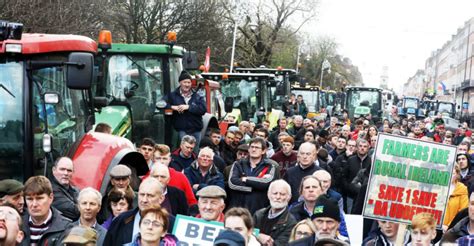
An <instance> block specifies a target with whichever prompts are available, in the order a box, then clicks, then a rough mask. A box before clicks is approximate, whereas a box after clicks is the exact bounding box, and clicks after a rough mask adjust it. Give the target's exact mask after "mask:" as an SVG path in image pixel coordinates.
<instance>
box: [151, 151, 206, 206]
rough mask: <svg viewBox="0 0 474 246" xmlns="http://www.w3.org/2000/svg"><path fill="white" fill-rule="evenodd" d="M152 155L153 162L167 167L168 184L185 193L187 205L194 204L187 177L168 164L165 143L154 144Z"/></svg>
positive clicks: (168, 153) (168, 159)
mask: <svg viewBox="0 0 474 246" xmlns="http://www.w3.org/2000/svg"><path fill="white" fill-rule="evenodd" d="M154 155H155V163H157V162H159V163H161V164H163V165H165V166H167V167H168V171H169V172H170V180H169V183H168V185H169V186H173V187H176V188H178V189H180V190H182V191H183V192H184V194H185V195H186V200H187V201H188V206H192V205H196V204H197V200H196V197H195V196H194V193H193V188H192V187H191V184H190V183H189V180H188V178H186V175H184V174H183V173H182V172H178V171H176V170H175V169H174V168H172V167H170V166H169V165H170V163H171V153H170V147H168V145H165V144H157V145H155V153H154Z"/></svg>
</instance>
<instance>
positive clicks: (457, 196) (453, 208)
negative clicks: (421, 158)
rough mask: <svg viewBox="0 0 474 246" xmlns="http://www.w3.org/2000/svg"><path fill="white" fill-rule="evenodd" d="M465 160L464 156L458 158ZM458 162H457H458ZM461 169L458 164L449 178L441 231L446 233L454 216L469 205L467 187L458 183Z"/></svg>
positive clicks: (460, 155)
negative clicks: (449, 183)
mask: <svg viewBox="0 0 474 246" xmlns="http://www.w3.org/2000/svg"><path fill="white" fill-rule="evenodd" d="M463 157H464V158H465V155H462V154H459V155H458V158H459V159H460V158H463ZM459 161H460V160H458V162H459ZM460 181H461V169H460V167H459V165H458V164H456V165H455V166H454V170H453V177H452V178H451V186H450V187H449V199H448V206H446V212H445V214H444V222H443V231H446V229H447V228H448V226H449V224H450V223H451V222H452V220H453V219H454V217H455V216H456V214H457V213H458V212H459V211H461V210H462V209H464V208H466V207H467V205H468V204H469V197H468V193H467V187H466V186H465V185H464V184H463V183H462V182H460Z"/></svg>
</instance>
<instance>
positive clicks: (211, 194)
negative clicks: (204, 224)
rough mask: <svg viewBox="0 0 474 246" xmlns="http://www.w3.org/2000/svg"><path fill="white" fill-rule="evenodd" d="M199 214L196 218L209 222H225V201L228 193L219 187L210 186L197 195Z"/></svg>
mask: <svg viewBox="0 0 474 246" xmlns="http://www.w3.org/2000/svg"><path fill="white" fill-rule="evenodd" d="M197 197H198V207H199V214H198V215H196V218H202V219H204V220H207V221H218V222H224V214H223V213H222V212H223V211H224V208H225V203H224V199H225V198H226V197H227V194H226V192H225V191H224V189H222V188H221V187H219V186H216V185H209V186H206V187H205V188H203V189H201V190H199V191H198V193H197Z"/></svg>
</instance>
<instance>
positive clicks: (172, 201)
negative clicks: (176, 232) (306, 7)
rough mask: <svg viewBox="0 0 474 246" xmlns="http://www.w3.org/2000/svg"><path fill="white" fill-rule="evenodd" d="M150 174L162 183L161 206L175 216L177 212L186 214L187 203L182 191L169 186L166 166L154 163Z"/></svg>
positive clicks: (168, 173)
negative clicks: (163, 197)
mask: <svg viewBox="0 0 474 246" xmlns="http://www.w3.org/2000/svg"><path fill="white" fill-rule="evenodd" d="M150 176H151V177H153V178H156V179H157V180H158V181H160V183H161V184H162V185H163V188H164V190H163V195H164V196H165V199H164V200H163V202H162V203H161V207H163V208H166V210H167V211H168V212H170V213H171V214H173V215H174V216H176V215H177V214H182V215H187V214H188V209H189V207H188V203H187V201H186V195H185V194H184V192H183V191H182V190H180V189H178V188H176V187H173V186H169V185H168V184H169V182H170V171H169V169H168V167H167V166H165V165H163V164H161V163H156V164H155V165H154V166H153V168H152V169H151V173H150Z"/></svg>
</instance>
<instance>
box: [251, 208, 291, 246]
mask: <svg viewBox="0 0 474 246" xmlns="http://www.w3.org/2000/svg"><path fill="white" fill-rule="evenodd" d="M269 212H270V207H267V208H262V209H260V210H258V211H257V212H256V213H255V214H254V216H253V219H254V221H255V228H259V229H260V232H262V233H265V234H267V235H269V236H270V237H272V239H273V245H275V246H278V245H288V241H289V240H290V234H291V229H293V227H294V226H295V225H296V223H298V221H297V220H296V219H295V218H294V217H293V215H291V213H290V212H289V211H288V208H286V209H285V211H284V212H283V213H282V214H280V215H279V216H278V221H277V222H276V223H275V224H274V225H273V226H272V229H271V231H270V232H263V231H262V228H263V223H264V222H263V219H264V218H268V213H269Z"/></svg>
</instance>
